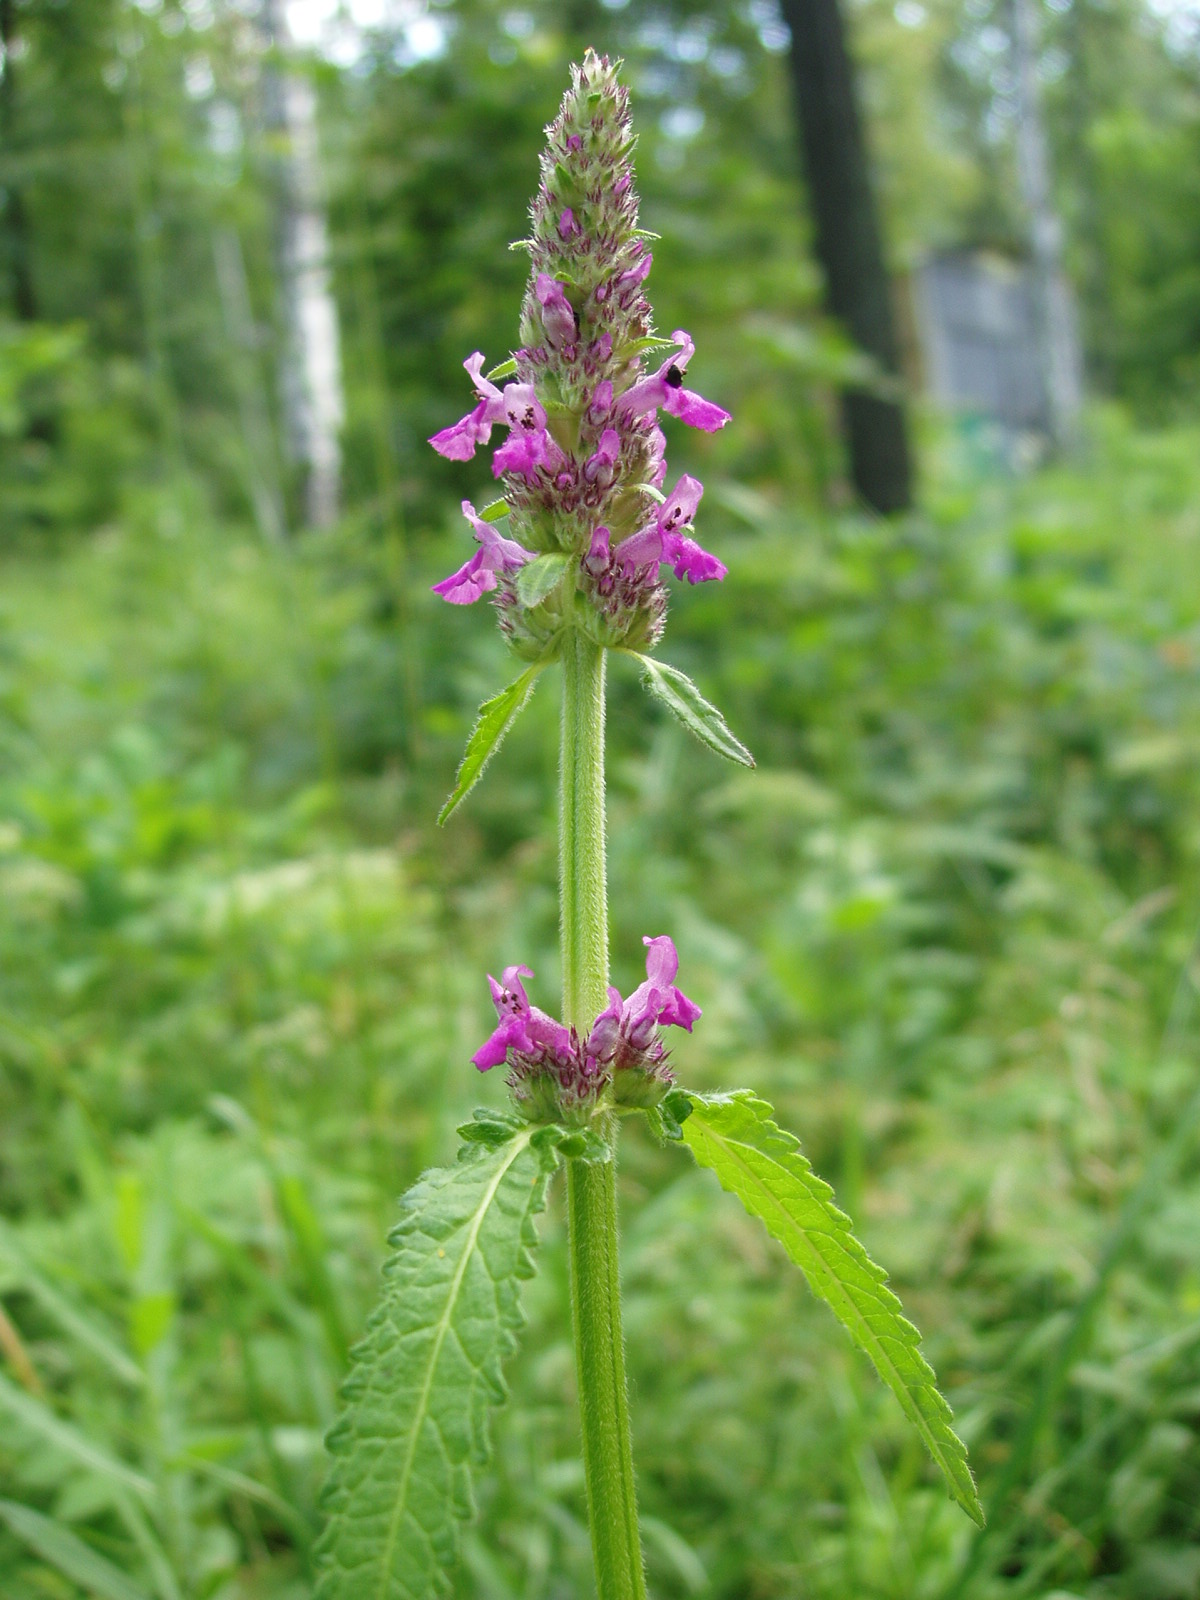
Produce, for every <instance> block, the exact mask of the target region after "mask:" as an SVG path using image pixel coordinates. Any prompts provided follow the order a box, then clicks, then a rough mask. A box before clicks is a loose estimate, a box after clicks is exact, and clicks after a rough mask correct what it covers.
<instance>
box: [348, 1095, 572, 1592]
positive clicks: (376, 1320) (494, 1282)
mask: <svg viewBox="0 0 1200 1600" xmlns="http://www.w3.org/2000/svg"><path fill="white" fill-rule="evenodd" d="M561 1133H562V1130H561V1129H557V1128H541V1129H538V1128H533V1127H530V1126H529V1125H528V1124H524V1125H522V1126H520V1127H517V1126H516V1125H515V1124H514V1127H513V1129H512V1130H511V1131H510V1135H509V1137H508V1138H507V1139H503V1140H502V1141H500V1142H493V1141H491V1140H487V1139H483V1140H473V1141H471V1142H469V1143H467V1144H466V1145H465V1146H464V1148H463V1150H462V1152H461V1154H460V1157H459V1160H458V1163H457V1165H456V1166H453V1167H445V1168H439V1169H437V1170H435V1171H432V1172H427V1173H426V1174H425V1176H424V1177H423V1178H422V1179H421V1180H420V1181H419V1182H418V1183H417V1184H416V1186H415V1187H414V1188H412V1189H410V1190H409V1192H408V1194H407V1195H406V1196H405V1197H404V1199H403V1201H402V1202H401V1205H402V1207H403V1216H402V1219H401V1221H400V1223H399V1225H398V1226H397V1227H396V1228H395V1229H394V1231H393V1232H392V1235H391V1238H390V1241H389V1242H390V1243H391V1244H392V1245H393V1246H394V1247H395V1252H396V1253H395V1254H394V1255H393V1256H392V1257H391V1258H390V1259H389V1261H388V1263H387V1265H386V1267H385V1268H384V1288H383V1298H382V1300H381V1302H380V1304H379V1306H378V1307H377V1308H376V1310H375V1311H374V1312H373V1313H372V1315H371V1317H370V1320H369V1321H368V1323H367V1332H366V1336H365V1338H364V1339H363V1341H362V1343H361V1344H360V1345H359V1346H358V1348H357V1350H356V1351H355V1353H354V1360H353V1365H352V1367H351V1370H350V1376H349V1377H348V1378H347V1380H346V1384H345V1386H344V1389H343V1391H342V1396H343V1401H344V1403H345V1410H344V1412H343V1415H342V1417H341V1420H340V1421H339V1422H338V1423H337V1425H336V1427H335V1428H334V1429H333V1431H332V1432H331V1433H330V1435H329V1440H328V1444H329V1449H330V1452H331V1454H332V1456H333V1465H332V1469H331V1472H330V1477H329V1481H328V1483H327V1485H326V1488H325V1493H324V1500H323V1504H324V1507H325V1510H326V1512H327V1513H328V1517H329V1521H328V1524H327V1526H326V1528H325V1531H324V1532H323V1534H322V1535H321V1539H320V1542H319V1544H318V1546H317V1553H318V1556H319V1559H320V1577H319V1579H318V1583H317V1589H316V1596H317V1600H430V1596H433V1595H439V1594H443V1593H444V1592H445V1591H446V1589H447V1587H448V1582H449V1579H448V1574H449V1572H450V1570H451V1569H452V1567H453V1565H454V1562H455V1559H456V1557H457V1553H458V1543H459V1529H460V1527H461V1523H462V1520H463V1519H464V1518H466V1517H468V1516H470V1515H471V1513H472V1511H473V1509H474V1507H473V1500H472V1486H471V1478H472V1469H473V1468H476V1467H478V1466H480V1465H482V1464H483V1462H484V1461H485V1460H486V1458H487V1451H488V1437H487V1435H488V1429H487V1415H488V1407H489V1405H497V1404H499V1402H500V1401H501V1400H503V1398H504V1396H505V1392H506V1391H505V1387H504V1379H503V1375H502V1371H501V1363H502V1361H503V1358H504V1357H505V1356H507V1355H508V1354H509V1352H510V1351H511V1350H512V1349H513V1348H514V1346H515V1344H516V1330H517V1328H518V1327H519V1326H520V1323H521V1309H520V1303H519V1298H518V1288H519V1281H520V1279H521V1278H526V1277H529V1276H530V1275H531V1273H532V1271H533V1262H532V1256H531V1253H530V1252H531V1250H532V1248H533V1246H534V1245H535V1244H536V1243H537V1237H536V1233H535V1231H534V1223H533V1219H534V1217H535V1215H536V1214H537V1213H538V1212H539V1211H541V1210H542V1209H543V1207H544V1206H545V1202H546V1185H547V1183H548V1181H549V1178H550V1174H551V1172H552V1171H553V1170H554V1168H555V1166H556V1165H557V1163H558V1159H559V1157H558V1151H557V1147H556V1141H557V1139H558V1137H560V1136H561Z"/></svg>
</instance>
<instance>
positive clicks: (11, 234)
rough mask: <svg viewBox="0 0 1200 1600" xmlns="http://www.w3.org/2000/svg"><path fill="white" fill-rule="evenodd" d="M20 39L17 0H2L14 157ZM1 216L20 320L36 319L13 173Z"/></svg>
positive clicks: (6, 140) (2, 138)
mask: <svg viewBox="0 0 1200 1600" xmlns="http://www.w3.org/2000/svg"><path fill="white" fill-rule="evenodd" d="M16 42H17V18H16V7H15V5H14V3H13V0H0V44H2V45H3V47H4V74H3V77H0V150H3V151H4V152H5V153H6V154H7V156H8V159H9V160H10V161H11V160H12V159H13V157H14V153H15V151H16V148H17V127H16V122H17V82H16V63H15V59H14V58H15V54H16V52H15V49H14V46H15V45H16ZM0 218H2V219H3V229H4V237H3V244H2V246H0V248H2V249H3V253H4V255H5V257H7V260H6V261H5V266H6V267H7V268H8V278H9V284H10V287H11V292H12V307H13V311H14V313H15V314H16V317H17V320H18V322H35V321H36V320H37V309H38V308H37V296H36V294H35V293H34V289H33V274H32V272H31V270H30V265H29V216H28V213H27V212H26V210H25V200H24V196H23V195H22V194H21V191H20V189H19V188H18V186H17V182H16V179H15V178H13V177H11V176H10V177H9V178H8V179H7V181H5V182H4V184H3V187H2V188H0Z"/></svg>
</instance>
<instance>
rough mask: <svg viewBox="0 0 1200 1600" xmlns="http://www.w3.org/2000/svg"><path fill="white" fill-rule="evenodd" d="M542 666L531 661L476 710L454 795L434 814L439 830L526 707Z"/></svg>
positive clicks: (463, 798)
mask: <svg viewBox="0 0 1200 1600" xmlns="http://www.w3.org/2000/svg"><path fill="white" fill-rule="evenodd" d="M544 666H545V662H544V661H535V662H534V664H533V666H532V667H526V669H525V671H524V672H523V673H522V674H521V676H520V677H519V678H514V679H513V681H512V683H510V684H509V686H508V688H507V689H502V690H501V691H500V693H499V694H497V695H493V696H492V698H491V699H490V700H485V701H484V702H483V704H482V705H481V706H480V708H479V720H478V721H477V722H476V724H475V726H474V728H473V729H472V730H471V737H470V738H469V739H468V740H467V748H466V749H465V750H464V751H463V758H462V761H461V763H460V765H459V768H458V777H457V778H456V779H455V783H454V792H453V794H451V796H450V798H449V799H448V800H447V801H446V804H445V805H444V806H443V807H442V809H441V810H440V811H439V812H438V826H439V827H440V826H441V825H442V824H443V823H444V822H445V821H446V818H447V817H448V816H449V815H450V813H451V812H452V811H454V810H455V809H456V808H457V807H458V806H459V805H460V804H461V802H462V801H463V800H465V799H466V797H467V795H468V794H470V792H471V790H472V789H473V788H474V787H475V785H476V784H477V783H478V782H479V780H480V778H481V777H482V776H483V769H484V767H486V766H487V764H488V762H489V761H490V760H491V759H492V757H493V756H494V755H495V753H496V751H497V750H499V748H500V746H501V744H502V743H503V740H504V735H505V734H506V733H507V732H508V730H509V729H510V728H511V727H512V725H513V723H514V722H515V721H516V720H517V718H518V717H519V716H520V715H521V712H522V711H524V709H525V707H526V705H527V704H528V702H529V696H530V695H531V694H532V693H533V686H534V684H535V683H536V682H537V677H538V673H539V672H541V670H542V668H543V667H544Z"/></svg>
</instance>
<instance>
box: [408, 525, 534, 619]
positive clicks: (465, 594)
mask: <svg viewBox="0 0 1200 1600" xmlns="http://www.w3.org/2000/svg"><path fill="white" fill-rule="evenodd" d="M462 509H463V516H464V517H466V519H467V521H468V522H469V523H470V524H471V527H472V529H473V530H474V533H475V537H476V539H478V540H479V549H478V550H476V552H475V554H474V555H473V556H472V557H471V559H470V560H469V561H468V562H467V563H466V565H465V566H462V567H460V568H459V569H458V571H457V572H453V573H451V574H450V576H449V577H448V578H443V579H442V581H441V582H440V583H435V584H434V585H433V592H434V594H439V595H441V597H442V599H443V600H448V601H449V602H450V604H451V605H452V606H469V605H471V604H472V603H473V602H474V601H476V600H478V599H479V597H480V596H481V595H485V594H487V593H488V592H489V591H490V590H492V589H494V588H495V587H496V585H497V583H498V582H499V577H498V576H497V574H500V575H503V576H505V577H507V576H509V575H510V574H511V573H514V572H519V571H520V570H521V568H522V567H523V566H524V565H525V563H526V562H527V561H531V560H532V559H533V551H532V550H526V549H525V547H524V546H523V545H519V544H518V543H517V541H516V540H515V539H503V538H501V536H500V535H499V534H498V533H497V532H496V530H495V528H494V527H493V526H492V524H491V523H490V522H484V520H483V518H482V517H480V516H477V515H476V513H475V507H474V506H473V505H472V504H471V502H470V501H469V500H464V501H463V503H462Z"/></svg>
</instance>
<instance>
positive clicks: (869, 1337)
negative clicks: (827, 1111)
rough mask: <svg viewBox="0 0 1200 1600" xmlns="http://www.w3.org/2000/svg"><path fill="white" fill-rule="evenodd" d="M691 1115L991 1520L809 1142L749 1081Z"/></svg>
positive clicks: (967, 1505)
mask: <svg viewBox="0 0 1200 1600" xmlns="http://www.w3.org/2000/svg"><path fill="white" fill-rule="evenodd" d="M689 1098H690V1100H691V1103H692V1114H691V1116H690V1117H688V1119H687V1121H686V1122H685V1123H684V1124H683V1139H684V1143H685V1144H686V1145H687V1146H688V1148H689V1149H690V1150H691V1152H692V1154H693V1155H694V1156H695V1158H696V1160H697V1161H698V1162H699V1163H700V1165H701V1166H704V1167H710V1168H711V1169H712V1170H713V1172H715V1173H716V1175H717V1177H718V1179H719V1180H720V1182H721V1186H722V1188H724V1189H727V1190H728V1191H729V1192H730V1194H735V1195H737V1197H738V1199H739V1200H740V1201H741V1202H742V1204H743V1205H744V1206H745V1207H746V1210H747V1211H749V1212H750V1213H751V1214H752V1215H754V1216H756V1217H761V1218H762V1220H763V1222H764V1223H765V1224H766V1227H767V1232H768V1233H770V1234H771V1235H772V1236H773V1237H774V1238H776V1239H778V1240H779V1242H780V1244H782V1245H783V1247H784V1249H785V1250H786V1251H787V1253H788V1255H789V1256H790V1257H791V1258H792V1260H793V1261H794V1262H795V1263H796V1265H797V1266H798V1267H799V1268H800V1270H801V1272H803V1274H804V1276H805V1277H806V1278H807V1279H808V1284H809V1287H810V1288H811V1289H812V1291H813V1293H814V1294H816V1295H818V1296H819V1297H820V1298H821V1299H822V1300H824V1301H825V1303H826V1305H828V1306H829V1307H830V1309H831V1310H832V1311H833V1313H834V1315H835V1316H836V1317H837V1318H838V1320H839V1321H840V1322H841V1324H842V1326H843V1327H844V1328H845V1329H846V1331H847V1332H848V1333H849V1335H850V1337H851V1338H852V1339H853V1340H854V1342H855V1344H857V1345H858V1346H859V1348H860V1349H861V1350H863V1351H865V1352H866V1354H867V1355H868V1356H869V1357H870V1358H871V1361H872V1363H873V1364H874V1367H875V1370H876V1372H878V1374H879V1376H880V1377H881V1378H882V1379H883V1381H884V1383H886V1384H887V1386H888V1388H889V1389H891V1391H892V1393H893V1394H894V1395H895V1396H896V1398H897V1400H899V1402H900V1405H901V1407H902V1409H903V1411H904V1414H905V1416H906V1417H907V1418H908V1420H909V1421H910V1422H911V1423H912V1425H913V1426H914V1428H916V1430H917V1432H918V1433H919V1434H920V1436H921V1438H922V1440H923V1441H924V1444H925V1447H926V1449H927V1450H928V1451H929V1453H930V1455H931V1456H932V1457H933V1459H934V1461H935V1463H936V1464H937V1466H938V1467H939V1468H940V1469H941V1472H942V1476H943V1477H944V1478H945V1480H946V1485H947V1487H948V1488H949V1490H950V1494H951V1495H952V1497H953V1498H954V1499H955V1500H957V1501H958V1503H959V1505H960V1506H961V1507H962V1508H963V1510H964V1511H965V1512H966V1513H967V1515H968V1516H969V1517H971V1518H973V1520H974V1521H975V1522H977V1523H979V1525H980V1526H981V1527H982V1526H983V1521H984V1517H983V1510H982V1508H981V1506H980V1504H979V1497H978V1495H977V1494H976V1492H975V1483H974V1480H973V1479H972V1477H971V1470H970V1468H969V1467H968V1465H967V1452H966V1447H965V1446H964V1445H963V1443H962V1440H961V1439H959V1437H958V1435H957V1434H956V1433H955V1432H954V1430H953V1428H952V1427H951V1426H950V1424H951V1421H952V1414H951V1411H950V1407H949V1406H948V1405H947V1404H946V1402H945V1400H944V1399H943V1398H942V1396H941V1394H940V1393H939V1391H938V1388H937V1379H936V1377H935V1375H934V1371H933V1368H932V1367H931V1366H930V1365H929V1363H928V1362H927V1361H926V1360H925V1358H924V1356H923V1355H922V1354H921V1350H920V1334H918V1332H917V1330H916V1328H914V1327H913V1325H912V1323H911V1322H909V1321H907V1319H906V1318H905V1317H904V1315H903V1312H902V1308H901V1305H900V1302H899V1300H898V1299H897V1298H896V1296H895V1295H894V1294H893V1293H892V1291H891V1290H890V1289H889V1288H887V1286H886V1280H887V1274H886V1272H884V1270H883V1268H882V1267H877V1266H876V1265H875V1263H874V1262H873V1261H872V1260H871V1258H870V1256H868V1254H867V1252H866V1251H865V1250H864V1249H863V1247H862V1245H861V1244H860V1243H859V1242H858V1240H857V1239H856V1238H855V1237H854V1234H853V1233H852V1232H851V1229H850V1219H849V1218H848V1217H847V1216H846V1215H845V1214H844V1213H843V1212H841V1211H839V1210H838V1208H837V1206H836V1205H834V1203H833V1190H832V1189H831V1188H830V1187H829V1185H828V1184H827V1183H825V1182H824V1181H823V1180H822V1179H820V1178H818V1177H817V1175H816V1173H815V1172H814V1171H813V1170H812V1167H811V1166H810V1165H809V1163H808V1161H807V1159H806V1158H805V1156H804V1155H803V1154H802V1153H801V1150H800V1144H799V1141H798V1140H797V1139H795V1138H794V1137H793V1135H792V1134H790V1133H786V1132H785V1131H784V1130H783V1129H782V1128H780V1127H778V1126H777V1125H776V1123H775V1122H774V1121H772V1112H771V1107H770V1106H769V1105H768V1104H767V1103H766V1101H765V1100H760V1099H759V1098H758V1097H757V1095H754V1094H752V1093H751V1092H750V1091H749V1090H748V1089H740V1090H737V1091H736V1092H735V1093H733V1094H723V1095H698V1094H693V1095H690V1096H689Z"/></svg>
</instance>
